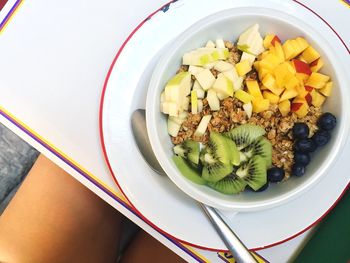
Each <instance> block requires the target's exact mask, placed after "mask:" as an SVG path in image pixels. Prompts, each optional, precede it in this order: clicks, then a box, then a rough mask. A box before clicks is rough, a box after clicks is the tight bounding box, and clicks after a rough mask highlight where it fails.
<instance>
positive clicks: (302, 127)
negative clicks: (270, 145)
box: [293, 122, 309, 139]
mask: <svg viewBox="0 0 350 263" xmlns="http://www.w3.org/2000/svg"><path fill="white" fill-rule="evenodd" d="M308 136H309V126H307V125H306V124H305V123H302V122H298V123H295V124H294V126H293V137H294V138H295V139H306V138H307V137H308Z"/></svg>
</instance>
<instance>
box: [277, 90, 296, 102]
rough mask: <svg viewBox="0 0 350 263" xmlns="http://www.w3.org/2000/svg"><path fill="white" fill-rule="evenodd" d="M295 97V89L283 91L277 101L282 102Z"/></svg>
mask: <svg viewBox="0 0 350 263" xmlns="http://www.w3.org/2000/svg"><path fill="white" fill-rule="evenodd" d="M296 96H298V91H297V90H296V89H295V88H293V89H285V90H284V92H283V94H282V96H281V98H280V100H279V101H280V102H282V101H284V100H289V99H292V98H295V97H296Z"/></svg>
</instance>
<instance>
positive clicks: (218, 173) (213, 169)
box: [202, 153, 233, 183]
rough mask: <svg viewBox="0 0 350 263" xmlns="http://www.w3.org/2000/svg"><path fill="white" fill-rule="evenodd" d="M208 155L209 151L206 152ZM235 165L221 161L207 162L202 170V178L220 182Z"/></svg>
mask: <svg viewBox="0 0 350 263" xmlns="http://www.w3.org/2000/svg"><path fill="white" fill-rule="evenodd" d="M206 155H207V156H208V153H207V154H206ZM232 171H233V166H232V165H231V164H224V163H222V162H220V161H216V162H214V163H205V164H204V166H203V170H202V178H203V179H204V180H206V181H208V182H212V183H215V182H218V181H220V180H221V179H223V178H225V177H226V176H227V175H229V174H230V173H232Z"/></svg>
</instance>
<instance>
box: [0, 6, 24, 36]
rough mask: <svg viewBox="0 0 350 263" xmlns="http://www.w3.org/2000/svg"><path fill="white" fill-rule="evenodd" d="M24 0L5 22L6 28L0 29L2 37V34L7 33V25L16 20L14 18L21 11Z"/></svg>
mask: <svg viewBox="0 0 350 263" xmlns="http://www.w3.org/2000/svg"><path fill="white" fill-rule="evenodd" d="M23 2H24V0H21V1H20V2H19V4H18V6H17V7H16V9H15V10H14V11H13V13H12V14H11V15H10V17H9V18H8V20H7V21H6V22H5V24H4V26H3V27H2V28H1V29H0V35H1V33H2V32H4V31H5V28H6V27H7V25H8V24H9V23H10V22H11V20H12V19H13V18H14V16H15V15H16V14H17V12H18V10H19V9H20V7H21V6H22V4H23Z"/></svg>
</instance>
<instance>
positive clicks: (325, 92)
mask: <svg viewBox="0 0 350 263" xmlns="http://www.w3.org/2000/svg"><path fill="white" fill-rule="evenodd" d="M332 90H333V82H332V81H329V82H327V83H326V85H325V86H324V87H323V88H322V89H320V92H321V93H322V94H323V95H324V96H326V97H329V96H330V95H331V94H332Z"/></svg>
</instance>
